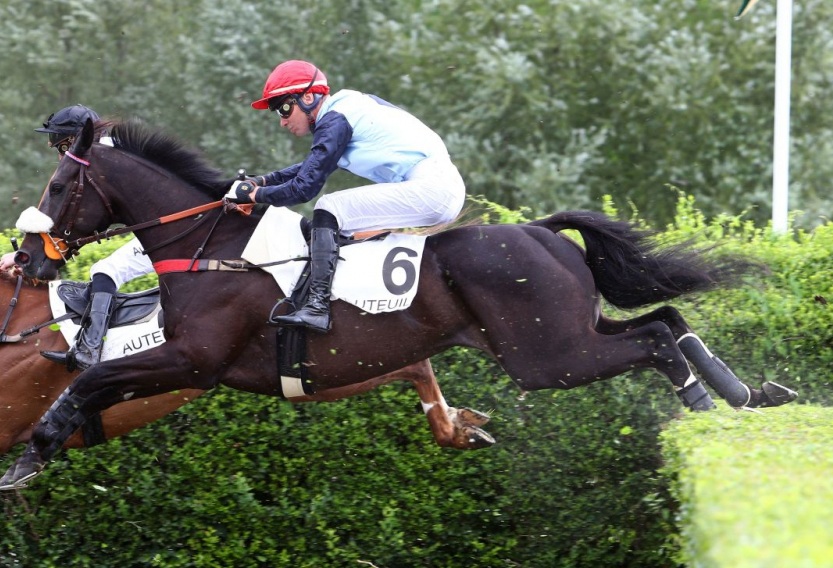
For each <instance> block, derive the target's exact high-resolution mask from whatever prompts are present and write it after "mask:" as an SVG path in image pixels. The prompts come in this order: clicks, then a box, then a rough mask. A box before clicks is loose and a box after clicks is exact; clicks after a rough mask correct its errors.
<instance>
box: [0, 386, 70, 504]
mask: <svg viewBox="0 0 833 568" xmlns="http://www.w3.org/2000/svg"><path fill="white" fill-rule="evenodd" d="M85 400H86V399H83V398H81V397H79V396H77V395H75V394H72V392H70V390H69V388H67V389H66V390H65V391H64V392H63V393H61V396H59V397H58V400H56V401H55V402H54V403H52V406H50V407H49V410H47V411H46V414H44V415H43V417H42V418H41V419H40V422H39V423H38V424H37V425H36V427H35V430H34V432H33V433H32V440H31V441H30V442H29V445H28V446H27V447H26V450H25V451H24V452H23V454H22V455H21V456H20V457H19V458H18V459H17V461H15V463H14V464H13V465H12V467H10V468H9V469H8V471H6V473H5V474H4V475H3V477H2V478H0V490H10V489H19V488H21V487H26V483H27V482H28V481H30V480H31V479H32V478H34V477H35V476H37V475H39V474H40V472H41V471H42V470H43V468H44V467H45V466H46V463H47V462H48V461H49V460H51V459H52V458H53V456H55V454H57V453H58V450H60V449H61V447H62V446H63V445H64V442H66V441H67V440H68V439H69V437H70V436H71V435H72V434H73V432H75V431H76V430H78V428H80V427H81V426H82V425H83V424H84V422H85V421H86V419H85V417H84V413H83V412H82V410H81V406H82V405H83V404H84V402H85Z"/></svg>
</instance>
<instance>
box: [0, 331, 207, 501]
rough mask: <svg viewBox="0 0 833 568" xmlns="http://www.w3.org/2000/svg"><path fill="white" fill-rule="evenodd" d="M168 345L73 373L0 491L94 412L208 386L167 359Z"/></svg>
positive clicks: (25, 477) (28, 475) (16, 483)
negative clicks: (127, 402)
mask: <svg viewBox="0 0 833 568" xmlns="http://www.w3.org/2000/svg"><path fill="white" fill-rule="evenodd" d="M168 345H170V344H165V345H163V346H160V347H158V348H156V349H155V350H152V351H147V352H144V353H141V354H139V355H138V356H133V357H126V358H123V359H116V360H113V361H108V362H105V363H102V364H99V365H95V366H93V367H91V368H90V369H88V370H87V371H84V372H83V373H81V374H80V375H78V376H77V377H76V378H75V380H74V381H73V382H72V384H70V386H68V387H67V388H66V389H65V390H64V391H63V392H62V393H61V395H60V396H59V397H58V399H57V400H56V401H55V402H54V403H53V404H52V406H50V407H49V410H47V411H46V413H45V414H44V415H43V417H41V419H40V420H39V421H38V422H37V424H36V425H35V427H34V429H33V431H32V436H31V439H30V440H29V444H28V445H27V446H26V449H25V450H24V452H23V454H22V455H21V456H20V457H19V458H18V459H17V461H15V463H14V464H13V465H12V466H11V467H10V468H9V469H8V471H6V473H5V474H4V475H3V477H2V478H0V490H10V489H19V488H21V487H25V486H26V484H27V483H28V481H29V480H31V479H32V478H34V477H35V476H37V475H39V474H40V472H41V471H42V470H43V468H44V467H45V466H46V464H47V463H48V462H49V460H51V459H52V457H54V455H55V454H56V453H57V452H58V450H60V449H61V447H62V446H63V445H64V444H65V443H66V442H67V440H68V439H69V438H70V436H72V434H73V433H74V432H75V431H76V430H78V429H79V428H80V427H81V426H82V425H83V424H84V422H85V421H86V420H87V419H88V418H89V417H90V416H92V415H94V414H96V413H99V412H102V411H103V410H105V409H107V408H109V407H111V406H113V405H115V404H117V403H119V402H123V401H125V400H128V399H131V398H134V397H135V398H144V397H149V396H153V395H156V394H161V393H165V392H171V391H174V390H178V389H182V388H188V387H191V388H194V387H197V388H207V387H208V386H213V385H212V384H211V381H212V379H211V378H203V379H202V382H204V383H205V384H192V383H191V382H189V378H192V376H193V374H195V373H196V372H197V369H195V368H193V367H189V365H188V363H187V362H186V361H185V359H184V358H181V357H180V358H179V360H180V361H182V362H181V363H179V364H176V363H175V364H170V363H168V364H166V362H168V361H175V360H176V359H174V358H171V357H170V353H169V352H170V350H171V348H170V347H167V346H168ZM128 359H130V360H131V361H127V360H128ZM137 369H138V370H137ZM189 371H190V373H189Z"/></svg>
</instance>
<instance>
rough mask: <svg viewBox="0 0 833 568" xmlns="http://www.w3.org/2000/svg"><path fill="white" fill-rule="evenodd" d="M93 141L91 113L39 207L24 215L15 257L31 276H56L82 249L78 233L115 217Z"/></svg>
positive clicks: (100, 226) (103, 225)
mask: <svg viewBox="0 0 833 568" xmlns="http://www.w3.org/2000/svg"><path fill="white" fill-rule="evenodd" d="M94 141H95V128H94V126H93V122H92V120H89V119H88V120H87V122H86V123H85V124H84V127H83V128H82V130H81V133H80V134H79V135H78V136H76V137H75V141H74V142H73V144H72V146H71V147H70V149H69V151H67V152H66V154H64V156H63V157H62V158H61V160H60V162H59V163H58V168H57V169H56V170H55V173H53V174H52V177H51V178H50V179H49V183H48V184H47V186H46V190H45V191H44V193H43V196H42V197H41V200H40V204H39V205H38V207H37V208H35V207H30V208H29V209H27V210H25V211H24V212H23V213H22V214H21V215H20V218H19V219H18V221H17V228H18V230H20V231H22V232H23V233H25V235H26V237H25V238H24V239H23V243H22V245H21V248H20V250H19V251H18V252H17V255H16V256H15V262H16V263H17V264H18V265H19V266H20V267H21V268H22V269H23V272H24V274H25V275H26V276H29V277H31V278H41V279H54V278H57V276H58V269H59V268H60V267H61V266H63V265H64V264H65V263H66V261H67V259H69V258H70V257H72V256H73V255H74V254H76V253H77V252H78V249H79V248H80V246H81V244H79V243H78V239H79V238H80V237H82V236H86V235H91V234H93V233H95V232H97V231H101V230H104V229H106V228H107V227H108V226H109V225H110V224H111V223H112V221H113V219H112V208H111V206H110V204H109V202H108V200H107V198H106V196H105V195H104V194H103V193H102V192H101V190H100V188H99V187H98V184H97V183H96V182H95V181H94V178H93V175H92V172H91V161H90V157H91V149H92V146H93V142H94Z"/></svg>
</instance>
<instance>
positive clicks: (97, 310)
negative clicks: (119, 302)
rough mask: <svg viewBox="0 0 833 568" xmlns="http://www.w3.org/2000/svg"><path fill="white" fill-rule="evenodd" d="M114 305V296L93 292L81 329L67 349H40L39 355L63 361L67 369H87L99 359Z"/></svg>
mask: <svg viewBox="0 0 833 568" xmlns="http://www.w3.org/2000/svg"><path fill="white" fill-rule="evenodd" d="M115 307H116V302H115V296H114V295H113V294H110V293H109V292H94V293H93V295H92V300H91V301H90V306H89V313H88V314H87V317H85V318H83V319H84V320H86V321H82V323H81V331H79V332H78V336H77V337H76V339H75V345H73V346H72V347H71V348H70V350H69V351H67V352H63V351H41V355H43V356H44V357H46V358H47V359H49V360H50V361H55V362H56V363H63V364H65V365H66V366H67V369H69V370H70V371H74V370H75V369H81V370H82V371H83V370H84V369H88V368H89V367H92V366H93V365H95V364H96V363H98V362H99V361H100V360H101V349H102V347H103V346H104V336H105V335H106V334H107V326H108V325H109V324H110V316H112V315H113V310H114V309H115Z"/></svg>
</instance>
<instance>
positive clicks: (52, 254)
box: [39, 152, 223, 262]
mask: <svg viewBox="0 0 833 568" xmlns="http://www.w3.org/2000/svg"><path fill="white" fill-rule="evenodd" d="M64 156H66V157H68V158H69V159H70V160H73V161H75V162H77V163H78V164H79V165H80V168H79V170H78V179H77V180H76V181H75V183H74V185H73V186H72V188H71V189H70V191H69V194H68V195H67V197H66V199H64V203H63V204H62V205H61V209H60V211H59V212H58V216H57V221H54V222H53V227H60V226H61V221H62V220H63V219H64V218H67V219H68V220H67V222H66V227H65V228H64V229H63V231H62V232H63V236H64V238H62V237H58V236H56V235H55V234H54V231H53V230H52V229H50V230H49V231H48V232H41V233H39V234H40V236H41V238H42V239H43V242H44V253H45V254H46V256H47V257H48V258H50V259H52V260H58V259H63V260H64V262H66V261H67V260H68V259H69V258H71V257H72V256H74V255H75V254H77V253H78V250H79V249H80V248H81V247H83V246H84V245H87V244H90V243H93V242H101V241H102V239H105V240H106V239H110V238H112V237H115V236H117V235H122V234H125V233H132V232H135V231H139V230H141V229H147V228H149V227H154V226H157V225H163V224H166V223H170V222H173V221H178V220H180V219H184V218H186V217H191V216H194V215H198V214H200V213H203V212H205V211H209V210H211V209H216V208H218V207H221V206H222V205H223V201H222V200H219V201H212V202H210V203H206V204H204V205H198V206H197V207H192V208H190V209H186V210H184V211H180V212H178V213H173V214H171V215H166V216H163V217H158V218H156V219H153V220H150V221H145V222H142V223H137V224H135V225H130V226H127V227H118V228H116V229H107V230H106V231H104V232H98V231H96V232H95V233H94V234H92V235H90V236H88V237H81V238H78V239H74V240H71V241H68V240H66V238H65V237H68V236H69V235H70V234H71V233H72V229H73V227H74V226H75V218H76V216H77V214H78V208H79V207H80V206H81V198H82V197H83V194H84V188H85V185H86V184H89V185H90V186H92V188H93V189H95V191H96V193H97V194H98V196H99V198H100V199H101V201H102V203H103V204H104V207H105V209H107V212H108V213H109V214H110V217H111V218H113V217H114V212H113V206H112V204H111V203H110V200H109V199H108V198H107V194H105V193H104V191H102V189H101V187H100V186H99V185H98V184H97V183H96V182H95V180H94V179H93V178H92V176H91V175H90V174H89V172H88V168H89V167H90V164H91V162H90V161H89V160H86V159H84V158H81V157H78V156H76V155H75V154H73V153H72V152H66V153H65V154H64ZM217 220H219V217H218V219H217ZM215 226H216V221H215ZM193 228H195V227H192V229H189V230H188V231H186V232H185V233H183V234H182V235H179V236H177V237H176V238H180V237H182V236H184V234H186V233H187V232H190V231H191V230H193ZM212 231H213V228H212ZM176 238H175V239H172V240H171V241H167V242H165V243H164V244H169V243H170V242H172V241H173V240H176ZM160 246H163V245H160ZM156 248H159V247H156ZM146 252H147V251H146Z"/></svg>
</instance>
